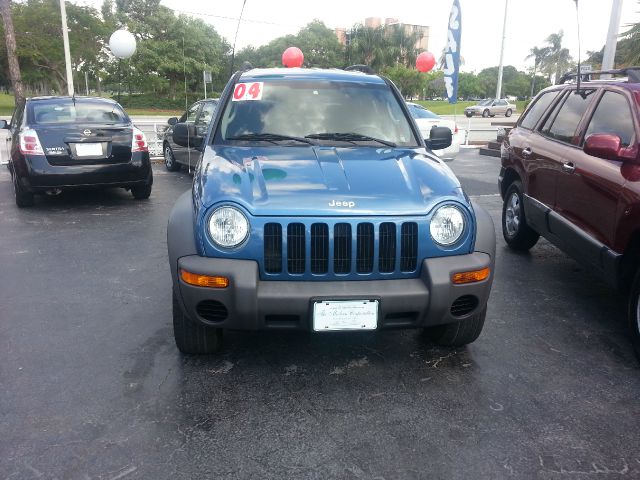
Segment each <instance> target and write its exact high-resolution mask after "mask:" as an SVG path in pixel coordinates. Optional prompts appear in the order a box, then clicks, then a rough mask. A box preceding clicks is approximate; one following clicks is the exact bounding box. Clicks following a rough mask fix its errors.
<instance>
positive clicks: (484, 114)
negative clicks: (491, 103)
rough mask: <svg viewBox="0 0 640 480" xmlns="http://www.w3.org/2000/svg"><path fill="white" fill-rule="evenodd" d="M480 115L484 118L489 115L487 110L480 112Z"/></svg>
mask: <svg viewBox="0 0 640 480" xmlns="http://www.w3.org/2000/svg"><path fill="white" fill-rule="evenodd" d="M482 116H483V117H484V118H487V117H488V116H489V110H485V111H484V112H482Z"/></svg>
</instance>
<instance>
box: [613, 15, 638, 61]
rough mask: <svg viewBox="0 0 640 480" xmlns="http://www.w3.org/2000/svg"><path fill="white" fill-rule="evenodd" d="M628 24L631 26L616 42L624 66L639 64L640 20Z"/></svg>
mask: <svg viewBox="0 0 640 480" xmlns="http://www.w3.org/2000/svg"><path fill="white" fill-rule="evenodd" d="M629 26H630V27H631V28H630V29H629V30H627V31H626V32H624V33H623V34H622V35H621V37H622V39H621V40H620V42H619V43H618V48H619V49H620V55H621V59H620V60H621V63H622V64H623V65H625V66H630V65H638V64H640V22H639V23H634V24H631V25H629Z"/></svg>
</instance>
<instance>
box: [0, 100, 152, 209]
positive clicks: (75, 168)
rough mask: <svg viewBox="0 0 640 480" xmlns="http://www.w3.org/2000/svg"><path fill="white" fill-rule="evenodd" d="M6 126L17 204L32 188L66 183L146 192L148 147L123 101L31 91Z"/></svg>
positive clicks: (45, 189)
mask: <svg viewBox="0 0 640 480" xmlns="http://www.w3.org/2000/svg"><path fill="white" fill-rule="evenodd" d="M0 128H4V129H8V130H9V132H10V133H9V138H8V141H10V142H11V143H10V155H9V164H8V167H9V170H10V172H11V178H12V180H13V188H14V191H15V198H16V204H17V205H18V207H27V206H31V205H33V204H34V194H36V193H49V194H58V193H60V192H61V191H62V190H64V189H67V188H78V187H100V188H110V187H123V188H126V189H127V190H131V193H132V194H133V196H134V197H135V198H136V199H145V198H149V195H151V186H152V185H153V176H152V173H151V162H150V161H149V148H148V144H147V139H146V138H145V135H144V133H142V132H141V131H140V130H138V129H137V128H136V127H135V126H133V124H132V123H131V120H130V119H129V117H128V116H127V114H126V113H125V112H124V110H123V109H122V107H121V106H120V105H119V104H118V103H116V102H114V101H112V100H108V99H103V98H94V97H35V98H28V99H27V100H26V101H25V102H24V104H23V105H21V106H19V107H18V108H17V109H16V110H15V112H14V114H13V117H12V118H11V123H9V124H7V122H6V121H4V120H0Z"/></svg>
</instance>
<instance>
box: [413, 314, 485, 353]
mask: <svg viewBox="0 0 640 480" xmlns="http://www.w3.org/2000/svg"><path fill="white" fill-rule="evenodd" d="M486 316H487V306H486V305H485V306H484V307H483V308H482V310H480V311H478V312H477V313H475V314H474V315H472V316H471V317H469V318H465V319H464V320H460V321H459V322H455V323H447V324H445V325H436V326H434V327H426V328H425V329H424V335H425V336H426V337H427V338H428V339H429V340H431V341H433V342H434V343H437V344H438V345H442V346H445V347H462V346H463V345H467V344H469V343H471V342H473V341H475V340H476V339H477V338H478V336H479V335H480V332H482V327H483V326H484V319H485V318H486Z"/></svg>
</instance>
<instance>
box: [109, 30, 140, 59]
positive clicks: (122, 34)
mask: <svg viewBox="0 0 640 480" xmlns="http://www.w3.org/2000/svg"><path fill="white" fill-rule="evenodd" d="M109 48H110V49H111V53H113V54H114V55H115V56H116V57H118V58H129V57H130V56H131V55H133V54H134V53H135V52H136V37H134V36H133V34H132V33H131V32H129V31H128V30H116V31H115V32H113V34H112V35H111V38H109Z"/></svg>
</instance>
